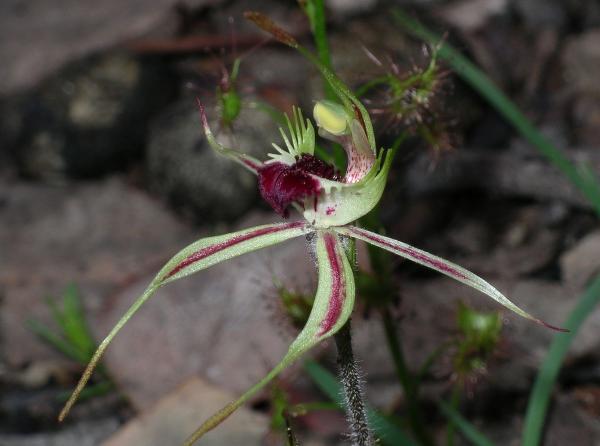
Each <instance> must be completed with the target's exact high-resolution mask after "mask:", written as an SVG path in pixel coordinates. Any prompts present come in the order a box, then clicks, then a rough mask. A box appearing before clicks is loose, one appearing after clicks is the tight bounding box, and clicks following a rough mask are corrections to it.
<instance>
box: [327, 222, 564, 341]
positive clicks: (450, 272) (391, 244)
mask: <svg viewBox="0 0 600 446" xmlns="http://www.w3.org/2000/svg"><path fill="white" fill-rule="evenodd" d="M335 231H336V232H338V233H339V234H342V235H346V236H348V237H354V238H357V239H359V240H363V241H365V242H367V243H371V244H372V245H374V246H377V247H379V248H381V249H385V250H386V251H389V252H391V253H392V254H396V255H398V256H400V257H404V258H405V259H408V260H411V261H413V262H415V263H418V264H420V265H423V266H425V267H427V268H431V269H433V270H436V271H438V272H440V273H442V274H445V275H446V276H448V277H451V278H452V279H454V280H457V281H459V282H461V283H464V284H465V285H468V286H470V287H471V288H475V289H476V290H478V291H481V292H482V293H484V294H486V295H488V296H489V297H491V298H492V299H494V300H495V301H496V302H498V303H499V304H500V305H503V306H504V307H506V308H508V309H509V310H511V311H513V312H515V313H517V314H518V315H520V316H522V317H524V318H527V319H529V320H532V321H533V322H536V323H538V324H541V325H544V326H545V327H548V328H551V329H553V330H556V331H566V330H564V329H562V328H558V327H554V326H552V325H550V324H548V323H546V322H544V321H542V320H540V319H538V318H536V317H533V316H532V315H531V314H529V313H527V312H526V311H525V310H522V309H521V308H519V307H518V306H517V305H515V304H514V303H513V302H512V301H511V300H510V299H508V298H507V297H506V296H505V295H504V294H502V293H501V292H500V291H498V290H497V289H496V288H494V287H493V286H492V285H490V284H489V283H488V282H486V281H485V280H483V279H482V278H481V277H479V276H478V275H476V274H473V273H472V272H471V271H469V270H467V269H465V268H463V267H462V266H459V265H456V264H455V263H452V262H450V261H448V260H445V259H442V258H441V257H438V256H436V255H433V254H431V253H429V252H427V251H423V250H422V249H418V248H415V247H414V246H410V245H408V244H406V243H403V242H400V241H398V240H395V239H393V238H390V237H384V236H383V235H379V234H377V233H375V232H371V231H367V230H366V229H362V228H357V227H354V226H346V227H342V228H335Z"/></svg>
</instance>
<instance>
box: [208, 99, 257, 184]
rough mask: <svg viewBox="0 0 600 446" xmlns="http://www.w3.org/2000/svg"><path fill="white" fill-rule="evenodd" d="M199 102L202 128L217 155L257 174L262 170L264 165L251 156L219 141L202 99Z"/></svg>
mask: <svg viewBox="0 0 600 446" xmlns="http://www.w3.org/2000/svg"><path fill="white" fill-rule="evenodd" d="M197 102H198V110H199V111H200V120H201V121H202V128H203V129H204V134H205V135H206V140H207V141H208V144H209V145H210V147H211V148H212V149H213V150H214V151H215V152H217V154H219V155H221V156H224V157H227V158H229V159H231V160H233V161H235V162H236V163H239V164H241V165H242V166H244V167H245V168H246V169H248V170H249V171H250V172H252V173H254V174H257V173H258V169H260V167H261V166H262V165H263V163H262V162H260V161H258V160H257V159H256V158H254V157H252V156H250V155H246V154H245V153H240V152H238V151H237V150H234V149H230V148H229V147H225V146H223V144H221V143H220V142H219V141H217V139H216V138H215V136H214V135H213V133H212V130H211V129H210V126H209V125H208V118H207V117H206V112H205V110H204V105H202V103H201V102H200V99H198V100H197Z"/></svg>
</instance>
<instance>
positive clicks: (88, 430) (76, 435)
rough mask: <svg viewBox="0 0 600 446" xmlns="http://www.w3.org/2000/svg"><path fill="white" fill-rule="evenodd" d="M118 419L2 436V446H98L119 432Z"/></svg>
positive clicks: (84, 422) (85, 422) (83, 422)
mask: <svg viewBox="0 0 600 446" xmlns="http://www.w3.org/2000/svg"><path fill="white" fill-rule="evenodd" d="M118 427H119V422H118V420H117V419H116V418H106V419H99V420H98V419H95V420H93V421H82V422H79V423H77V424H75V425H71V426H69V425H67V426H65V427H64V428H63V429H61V430H60V431H58V432H44V433H39V434H29V435H16V434H10V435H7V434H0V444H1V445H2V446H97V445H98V444H100V443H101V442H102V441H103V440H104V439H106V438H107V437H108V436H109V435H111V434H112V433H113V432H115V431H116V430H117V428H118Z"/></svg>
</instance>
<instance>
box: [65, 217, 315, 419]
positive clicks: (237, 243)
mask: <svg viewBox="0 0 600 446" xmlns="http://www.w3.org/2000/svg"><path fill="white" fill-rule="evenodd" d="M310 232H312V230H311V229H310V228H308V227H307V224H306V223H305V222H303V221H298V222H293V223H278V224H271V225H264V226H257V227H255V228H251V229H245V230H243V231H238V232H232V233H230V234H226V235H220V236H216V237H208V238H204V239H201V240H198V241H197V242H194V243H192V244H191V245H189V246H187V247H186V248H184V249H182V250H181V251H180V252H179V253H177V254H176V255H175V256H174V257H173V258H172V259H171V260H169V261H168V262H167V264H166V265H165V266H164V267H163V268H162V269H161V270H160V272H159V273H158V274H157V275H156V277H155V278H154V280H152V282H151V283H150V285H149V286H148V288H146V290H145V291H144V293H143V294H142V295H141V296H140V297H139V298H138V299H137V300H136V301H135V302H134V303H133V305H131V307H129V309H128V310H127V312H126V313H125V314H124V315H123V316H122V317H121V319H119V321H118V322H117V324H116V325H115V326H114V327H113V329H112V330H111V331H110V333H109V334H108V336H106V338H104V340H103V341H102V343H101V344H100V345H99V347H98V349H97V350H96V352H95V353H94V355H93V356H92V359H91V360H90V362H89V364H88V366H87V367H86V369H85V371H84V372H83V375H82V377H81V379H80V380H79V383H78V384H77V387H76V388H75V390H74V391H73V393H72V394H71V397H70V398H69V400H68V401H67V403H66V404H65V406H64V408H63V409H62V411H61V413H60V415H59V417H58V419H59V421H62V420H63V419H64V418H65V417H66V416H67V414H68V413H69V411H70V410H71V407H73V404H75V402H76V401H77V398H78V396H79V394H80V393H81V391H82V390H83V388H84V387H85V385H86V383H87V382H88V380H89V379H90V377H91V376H92V372H93V371H94V369H95V368H96V365H97V364H98V361H100V358H101V357H102V355H103V354H104V351H105V350H106V348H107V347H108V345H109V344H110V342H111V341H112V340H113V338H114V337H115V336H116V335H117V333H118V332H119V331H120V330H121V328H123V326H124V325H125V324H126V323H127V321H129V319H130V318H131V317H132V316H133V315H134V314H135V313H136V312H137V311H138V310H139V309H140V307H141V306H142V305H143V304H144V303H145V302H146V301H147V300H148V299H149V298H150V297H151V296H152V295H153V294H154V293H155V292H156V290H157V289H158V288H160V287H161V286H163V285H164V284H166V283H168V282H171V281H173V280H177V279H181V278H182V277H185V276H187V275H190V274H193V273H195V272H197V271H200V270H202V269H206V268H208V267H210V266H213V265H215V264H217V263H220V262H223V261H225V260H229V259H231V258H233V257H237V256H239V255H242V254H245V253H248V252H252V251H256V250H259V249H262V248H266V247H267V246H271V245H274V244H277V243H281V242H283V241H286V240H289V239H291V238H294V237H299V236H301V235H304V234H308V233H310Z"/></svg>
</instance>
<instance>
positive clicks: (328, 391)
mask: <svg viewBox="0 0 600 446" xmlns="http://www.w3.org/2000/svg"><path fill="white" fill-rule="evenodd" d="M304 368H305V370H306V372H307V373H308V374H309V376H310V377H311V378H312V380H313V381H314V382H315V383H316V384H317V386H318V387H319V388H320V389H321V391H323V393H325V395H327V396H328V397H329V398H330V399H331V400H332V401H335V403H336V404H337V405H338V407H339V408H340V409H341V408H343V407H344V398H343V396H342V395H343V390H342V386H341V384H340V383H339V382H338V380H337V379H336V377H335V376H334V375H333V374H331V373H330V372H329V371H328V370H326V369H325V368H323V367H321V366H320V365H319V364H317V363H316V362H314V361H306V363H305V364H304ZM367 417H368V418H369V425H370V426H372V427H373V430H375V432H376V433H377V435H378V436H379V437H381V438H382V440H383V442H384V444H387V445H390V446H391V445H393V446H416V444H415V443H414V442H413V441H412V440H411V439H410V438H409V437H408V435H406V434H405V433H404V432H403V431H402V429H400V428H399V427H398V426H396V425H395V424H394V423H392V422H391V421H390V420H388V419H387V418H386V417H384V416H383V415H381V414H380V413H379V412H377V411H375V410H373V409H372V408H370V407H367Z"/></svg>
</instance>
